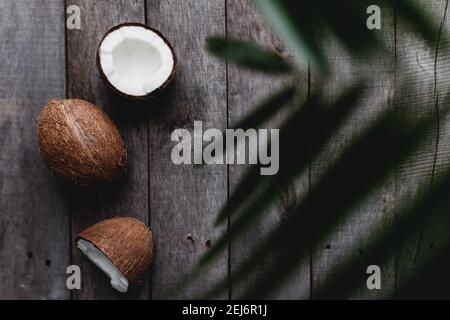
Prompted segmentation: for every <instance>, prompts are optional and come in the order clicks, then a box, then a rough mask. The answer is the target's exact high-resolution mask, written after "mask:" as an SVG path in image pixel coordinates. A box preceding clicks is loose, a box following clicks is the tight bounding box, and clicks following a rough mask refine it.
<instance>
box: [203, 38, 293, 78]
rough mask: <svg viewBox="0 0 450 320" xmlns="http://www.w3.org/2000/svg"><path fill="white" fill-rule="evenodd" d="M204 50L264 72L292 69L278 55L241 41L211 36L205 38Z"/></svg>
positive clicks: (285, 71)
mask: <svg viewBox="0 0 450 320" xmlns="http://www.w3.org/2000/svg"><path fill="white" fill-rule="evenodd" d="M206 50H208V52H209V53H211V54H213V55H214V56H216V57H218V58H221V59H224V60H227V61H229V62H233V63H235V64H237V65H239V66H241V67H245V68H248V69H253V70H257V71H261V72H266V73H289V72H290V71H291V70H292V67H291V66H290V65H289V63H287V62H286V61H285V60H283V59H282V58H281V57H280V56H277V55H275V54H273V53H271V52H269V51H267V50H264V49H262V48H260V47H258V46H256V45H254V44H250V43H247V42H243V41H237V40H232V39H224V38H220V37H212V38H209V39H207V40H206Z"/></svg>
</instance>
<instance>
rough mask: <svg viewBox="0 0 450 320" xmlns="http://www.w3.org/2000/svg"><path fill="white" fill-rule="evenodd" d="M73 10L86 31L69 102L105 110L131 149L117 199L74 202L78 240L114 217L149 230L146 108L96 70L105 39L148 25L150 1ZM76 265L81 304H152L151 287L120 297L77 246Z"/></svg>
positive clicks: (70, 52)
mask: <svg viewBox="0 0 450 320" xmlns="http://www.w3.org/2000/svg"><path fill="white" fill-rule="evenodd" d="M67 5H68V6H69V5H78V6H79V7H80V9H81V17H82V24H81V30H76V29H75V30H67V62H68V63H67V76H68V96H69V97H70V98H80V99H85V100H87V101H90V102H92V103H94V104H96V105H97V106H99V107H101V108H103V109H104V110H105V111H106V112H107V113H108V114H109V115H110V116H111V117H112V119H113V121H114V122H115V123H116V124H117V125H118V127H119V130H120V132H121V134H122V137H123V139H124V141H125V144H126V146H127V149H128V174H127V178H126V181H125V182H124V184H123V186H122V187H121V188H120V190H118V191H117V192H116V193H115V194H113V195H110V196H107V197H104V198H98V199H93V200H92V201H83V202H81V201H80V199H79V198H78V197H76V196H75V197H73V198H72V199H71V209H72V239H73V240H75V237H76V235H77V234H78V233H80V232H81V231H82V230H84V229H85V228H87V227H89V226H91V225H93V224H94V223H96V222H98V221H101V220H104V219H106V218H110V217H116V216H120V217H125V216H130V217H135V218H137V219H139V220H141V221H143V222H144V223H146V224H148V222H149V219H148V215H149V208H148V152H147V140H148V132H147V118H146V117H145V116H142V114H141V111H142V110H145V108H148V105H146V104H145V103H133V102H128V101H126V100H124V99H122V98H120V97H117V96H115V95H114V94H113V93H112V92H111V91H109V90H108V89H107V88H106V87H105V85H104V84H103V83H102V80H101V79H100V76H99V74H98V71H97V69H96V65H95V58H96V56H95V54H96V49H97V47H98V44H99V42H100V40H101V38H102V37H103V35H104V34H105V33H106V31H108V29H110V28H111V27H113V26H115V25H117V24H119V23H122V22H141V23H144V22H145V3H144V0H132V1H125V0H121V1H106V0H102V1H88V0H70V1H67ZM72 251H73V254H72V259H73V263H75V264H77V265H80V267H81V269H82V275H83V279H82V287H83V288H82V290H80V291H75V292H74V298H75V299H119V298H121V299H148V298H149V297H150V281H149V277H148V275H147V278H146V279H145V280H144V283H143V284H142V285H141V286H138V287H135V288H132V289H131V291H130V292H129V293H127V294H126V295H123V294H120V293H119V292H117V291H115V290H114V289H113V288H112V287H111V286H110V284H109V279H108V278H107V276H106V275H104V274H103V273H102V272H101V271H100V270H99V269H98V268H97V267H95V266H94V265H93V264H92V263H90V262H89V261H88V260H87V259H86V258H85V257H84V256H82V254H81V251H80V250H78V249H77V248H76V244H75V242H74V241H72Z"/></svg>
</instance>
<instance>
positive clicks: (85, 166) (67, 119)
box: [38, 99, 127, 189]
mask: <svg viewBox="0 0 450 320" xmlns="http://www.w3.org/2000/svg"><path fill="white" fill-rule="evenodd" d="M38 135H39V149H40V152H41V155H42V158H43V159H44V161H45V163H46V164H47V166H48V168H49V169H50V170H51V171H52V173H53V174H54V175H55V176H56V177H57V178H59V179H60V180H61V181H62V182H63V183H65V184H68V185H69V186H75V187H81V188H89V189H91V188H92V189H100V188H103V187H105V186H107V185H111V184H114V183H116V182H118V181H120V180H121V179H122V178H123V177H124V176H125V174H126V166H127V151H126V147H125V143H124V141H123V139H122V137H121V136H120V133H119V130H118V129H117V127H116V126H115V125H114V123H113V122H112V121H111V119H110V118H109V117H108V116H107V115H106V113H105V112H103V111H102V110H101V109H100V108H98V107H96V106H95V105H93V104H92V103H90V102H87V101H84V100H81V99H55V100H52V101H50V102H49V103H48V105H47V106H46V107H45V108H44V110H43V111H42V113H41V117H40V121H39V128H38Z"/></svg>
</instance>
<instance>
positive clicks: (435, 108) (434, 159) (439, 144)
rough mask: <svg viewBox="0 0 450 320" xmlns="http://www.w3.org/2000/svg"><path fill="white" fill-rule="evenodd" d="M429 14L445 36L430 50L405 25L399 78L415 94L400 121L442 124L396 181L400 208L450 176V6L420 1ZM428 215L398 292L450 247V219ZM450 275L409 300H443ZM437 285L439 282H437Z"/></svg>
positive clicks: (405, 256)
mask: <svg viewBox="0 0 450 320" xmlns="http://www.w3.org/2000/svg"><path fill="white" fill-rule="evenodd" d="M420 3H421V5H422V6H423V7H424V8H426V10H427V11H428V12H431V13H432V14H433V15H434V17H435V18H434V19H433V22H434V23H435V26H436V28H438V29H439V28H440V26H441V24H442V34H441V35H439V34H436V41H435V43H434V44H433V45H431V46H429V45H427V44H426V43H425V42H424V41H422V40H420V39H419V38H418V37H417V35H416V34H414V33H413V32H412V30H411V28H410V27H408V26H405V25H404V24H403V23H402V21H400V23H399V26H398V33H399V34H401V35H402V36H401V37H398V41H397V56H398V60H399V61H400V62H402V63H403V64H404V68H403V70H402V72H401V73H400V72H397V79H398V80H397V82H398V86H401V85H402V83H408V84H409V85H410V86H411V88H412V89H411V90H410V92H411V93H410V94H409V96H408V97H405V98H404V99H402V100H401V101H397V104H398V105H399V107H398V109H399V112H398V113H399V117H400V119H402V120H403V121H405V122H408V123H412V122H415V121H417V120H419V119H421V118H422V117H424V116H430V117H433V118H435V119H436V125H437V128H433V129H432V130H430V131H428V132H426V133H425V139H424V142H423V143H422V145H421V146H420V149H419V150H418V152H416V153H415V154H414V156H412V157H411V158H410V159H408V161H407V162H405V163H404V164H403V165H402V167H401V168H399V170H398V173H397V177H396V207H400V206H401V205H402V204H404V203H407V202H410V201H411V200H412V199H413V198H414V197H415V196H417V194H418V192H419V191H420V188H423V189H424V190H429V188H433V186H434V184H435V182H436V180H437V179H438V177H439V175H440V174H441V173H442V172H443V171H444V170H448V165H449V157H448V154H449V143H448V135H449V134H448V132H449V131H448V130H449V123H450V122H449V117H448V116H444V115H443V114H442V110H443V109H444V108H445V109H447V108H448V105H449V93H450V89H449V86H448V79H449V63H450V59H449V55H448V48H449V41H448V37H446V36H445V33H446V32H448V30H449V21H448V7H447V6H448V1H447V0H435V1H425V0H424V1H420ZM428 216H429V215H428V214H427V212H423V220H422V225H421V226H420V231H419V232H418V233H417V234H416V235H415V237H413V238H412V239H409V241H408V245H407V246H406V247H404V248H402V249H401V250H400V251H399V252H398V255H397V256H398V261H397V287H398V288H399V289H401V288H402V287H403V286H404V285H405V284H407V283H409V282H411V281H414V280H415V279H416V277H417V275H418V274H420V271H421V269H422V267H423V265H424V264H425V263H426V262H427V261H430V259H431V258H432V257H433V256H434V254H436V253H439V252H440V249H442V247H445V246H446V244H448V243H449V241H450V239H449V232H448V230H449V219H448V213H447V212H444V213H443V215H438V216H435V217H433V218H430V217H428ZM444 279H448V275H445V274H442V275H435V278H433V279H429V281H430V283H429V287H428V290H425V291H422V290H421V291H420V292H413V291H409V292H407V295H408V296H407V297H408V298H427V297H428V298H429V297H435V298H443V297H439V296H435V295H436V293H434V292H433V291H434V289H433V287H437V286H439V284H442V283H443V281H445V280H444ZM433 281H434V282H433Z"/></svg>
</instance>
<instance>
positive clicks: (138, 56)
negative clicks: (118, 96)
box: [99, 26, 174, 96]
mask: <svg viewBox="0 0 450 320" xmlns="http://www.w3.org/2000/svg"><path fill="white" fill-rule="evenodd" d="M99 56H100V67H101V68H102V70H103V73H104V75H105V76H106V78H107V80H108V82H109V83H110V84H111V85H112V86H114V88H116V89H117V90H118V91H120V92H123V93H125V94H127V95H131V96H145V95H147V94H149V93H151V92H153V91H154V90H156V89H158V88H159V87H161V85H163V84H164V83H165V82H166V80H167V79H168V78H169V77H170V75H171V74H172V71H173V68H174V58H173V55H172V50H171V48H170V47H169V45H168V44H167V43H166V42H165V41H164V40H163V39H162V38H161V36H160V35H158V34H157V33H156V32H154V31H152V30H149V29H147V28H144V27H141V26H122V27H120V28H118V29H116V30H113V31H111V32H109V33H108V34H107V35H106V36H105V38H104V39H103V41H102V43H101V44H100V47H99Z"/></svg>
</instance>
